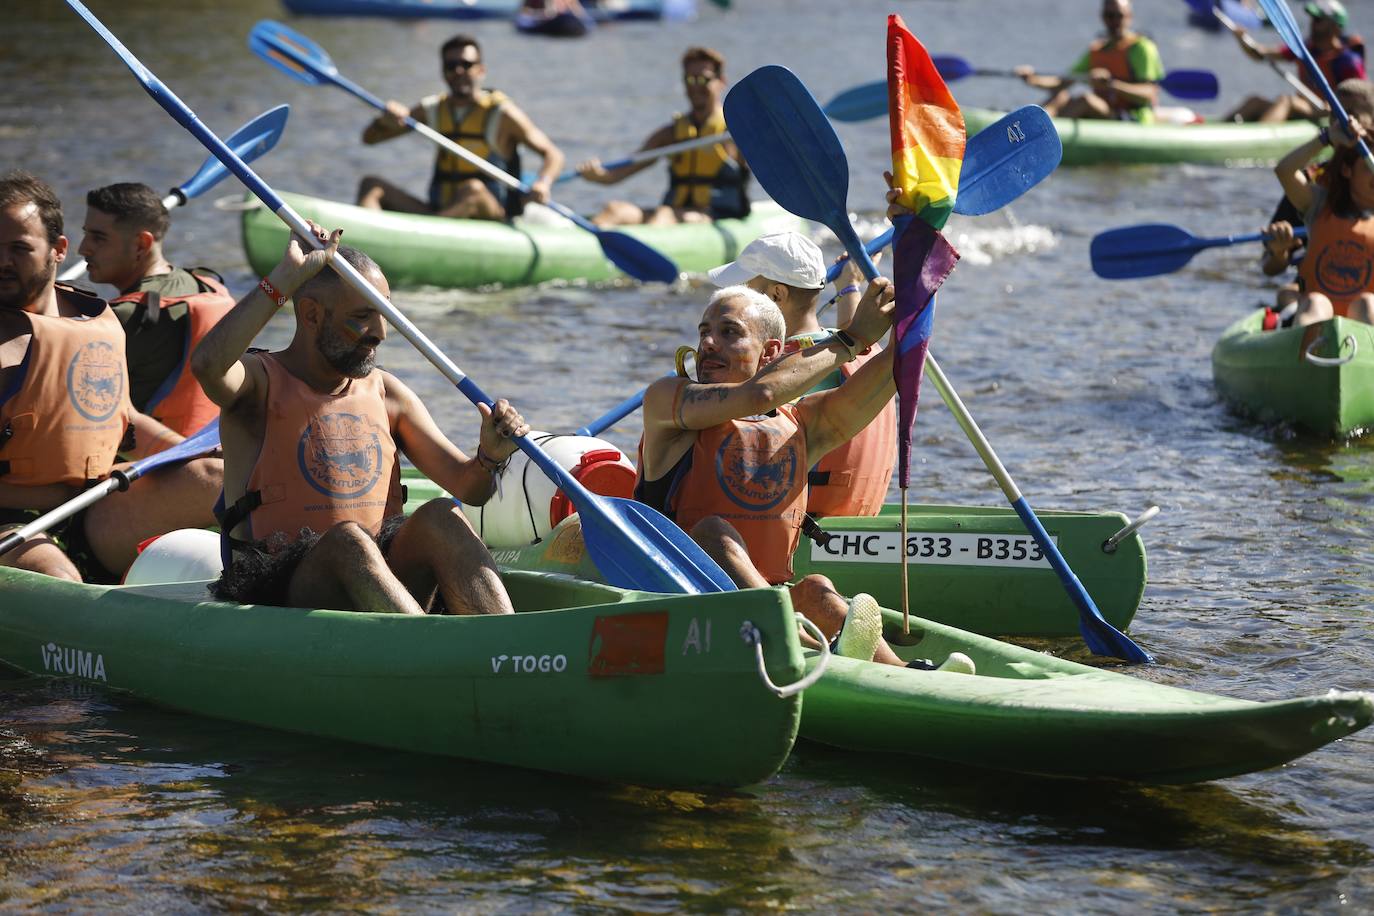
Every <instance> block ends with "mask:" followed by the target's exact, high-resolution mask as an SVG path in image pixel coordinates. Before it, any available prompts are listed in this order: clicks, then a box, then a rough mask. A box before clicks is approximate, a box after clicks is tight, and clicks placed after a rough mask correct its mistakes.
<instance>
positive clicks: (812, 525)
mask: <svg viewBox="0 0 1374 916" xmlns="http://www.w3.org/2000/svg"><path fill="white" fill-rule="evenodd" d="M801 530H802V534H804V535H806V536H807V537H809V538H810V539H811V540H813V541H815V542H816V543H817V544H820V545H821V546H822V547H825V546H827V545H828V544H829V543H830V539H831V538H833V537H834V536H835V535H833V534H831V533H830V532H829V531H826V530H825V529H824V528H822V527H821V526H820V523H819V522H817V521H816V517H815V516H814V515H812V514H811V513H810V512H808V513H806V514H805V515H803V516H802V523H801Z"/></svg>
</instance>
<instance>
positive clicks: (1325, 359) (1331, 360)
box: [1302, 334, 1360, 367]
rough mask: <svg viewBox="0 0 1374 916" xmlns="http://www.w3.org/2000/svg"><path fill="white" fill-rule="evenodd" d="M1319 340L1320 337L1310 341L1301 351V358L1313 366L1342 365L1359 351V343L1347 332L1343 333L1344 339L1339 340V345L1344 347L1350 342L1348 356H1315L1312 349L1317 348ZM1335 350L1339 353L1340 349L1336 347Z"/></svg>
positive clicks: (1320, 340) (1320, 339)
mask: <svg viewBox="0 0 1374 916" xmlns="http://www.w3.org/2000/svg"><path fill="white" fill-rule="evenodd" d="M1321 342H1322V338H1320V337H1318V338H1317V339H1316V340H1314V341H1312V342H1311V343H1310V344H1308V345H1307V349H1306V350H1304V351H1302V358H1303V359H1305V360H1307V361H1308V362H1309V363H1311V364H1312V365H1314V366H1333V367H1334V366H1344V365H1345V364H1346V363H1348V362H1350V361H1351V360H1353V359H1354V358H1355V354H1356V353H1359V352H1360V345H1359V343H1358V342H1357V341H1356V340H1355V338H1354V337H1352V336H1351V335H1349V334H1347V335H1345V339H1344V340H1342V341H1341V347H1344V346H1345V345H1346V344H1350V355H1349V356H1317V355H1316V354H1315V353H1313V352H1312V351H1313V350H1315V349H1317V347H1319V346H1320V345H1321ZM1336 352H1337V353H1339V352H1340V350H1339V349H1337V351H1336Z"/></svg>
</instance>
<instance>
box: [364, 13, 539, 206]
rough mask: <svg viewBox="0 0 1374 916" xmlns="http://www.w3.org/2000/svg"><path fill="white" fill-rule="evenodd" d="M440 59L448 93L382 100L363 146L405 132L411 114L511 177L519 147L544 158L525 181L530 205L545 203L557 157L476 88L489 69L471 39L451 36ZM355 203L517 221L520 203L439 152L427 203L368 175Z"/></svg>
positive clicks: (507, 106)
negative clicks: (411, 102) (409, 103)
mask: <svg viewBox="0 0 1374 916" xmlns="http://www.w3.org/2000/svg"><path fill="white" fill-rule="evenodd" d="M439 57H440V60H441V61H442V67H443V78H444V81H445V82H446V83H447V84H448V92H447V93H444V94H441V95H434V96H429V97H428V98H425V99H423V100H421V101H420V102H419V103H418V104H417V105H415V106H414V107H413V108H410V109H407V108H406V107H405V105H403V104H402V103H400V102H397V101H389V102H387V112H386V113H384V114H381V115H378V116H377V118H376V119H374V120H373V121H372V122H371V123H370V124H368V125H367V129H366V130H364V131H363V142H364V143H366V144H374V143H384V142H385V141H387V140H392V139H395V138H396V137H399V136H401V135H402V134H405V133H408V132H409V130H408V128H407V127H406V126H405V124H404V123H403V119H404V118H405V117H406V116H407V115H409V116H410V117H412V118H414V119H415V120H416V121H419V122H420V123H422V124H425V125H428V126H429V127H432V128H433V129H434V130H436V131H438V132H439V133H441V134H443V135H444V136H446V137H448V138H449V139H451V140H453V141H454V142H456V143H458V144H459V145H460V146H462V147H463V148H464V149H467V150H469V151H470V152H472V153H474V154H475V155H477V156H478V157H479V158H482V159H485V160H487V161H488V162H490V163H491V164H492V165H494V166H496V167H497V168H499V169H501V170H502V171H505V172H508V173H510V174H511V175H514V176H515V177H517V178H518V177H520V173H521V169H520V147H522V146H527V147H529V148H530V149H532V150H534V152H536V153H538V154H539V155H540V156H541V157H542V158H543V164H542V166H541V167H540V170H539V177H538V178H536V179H535V180H534V181H533V182H531V183H530V191H529V199H530V200H533V201H535V202H536V203H541V204H542V203H547V202H548V199H549V188H550V187H551V186H552V184H553V181H554V179H555V178H556V177H557V176H558V173H559V172H560V171H562V169H563V153H562V152H561V151H560V150H559V149H558V147H557V146H555V145H554V143H553V141H552V140H550V139H549V138H548V136H547V135H545V133H544V132H543V131H542V130H540V129H539V128H538V127H536V126H535V124H534V122H533V121H531V120H530V118H529V116H528V115H527V114H525V113H524V112H523V111H521V110H520V109H519V108H518V107H516V105H515V103H514V102H512V101H511V100H510V99H509V98H507V97H506V95H505V94H504V93H502V92H499V91H497V90H495V89H484V88H482V84H483V81H484V80H485V79H486V75H487V68H486V64H484V63H483V62H482V48H481V46H480V45H479V44H478V43H477V39H475V38H473V37H472V36H470V35H455V36H453V37H452V38H450V39H449V40H448V41H446V42H444V44H443V47H441V48H440V49H439ZM358 205H359V206H361V207H368V208H371V209H374V210H398V211H400V212H402V213H428V214H432V215H437V216H448V217H453V218H455V219H485V220H505V219H510V218H512V217H515V216H518V215H520V213H521V211H522V210H523V209H524V205H525V199H524V197H522V196H521V195H520V194H519V193H517V192H515V191H513V190H512V189H511V188H509V187H507V186H506V185H504V184H502V183H501V182H499V181H496V180H495V179H493V178H490V177H488V176H486V175H484V174H483V173H482V172H481V171H479V170H478V169H477V168H476V167H475V166H473V165H472V164H471V163H468V162H466V161H464V160H463V159H462V158H460V157H458V156H455V155H453V154H452V153H449V152H446V151H444V150H440V151H439V153H438V156H437V157H436V158H435V161H434V173H433V176H432V177H431V178H430V183H429V194H428V196H427V198H426V199H424V200H421V199H420V198H418V197H416V196H414V195H413V194H410V193H409V192H407V191H405V190H403V189H402V188H400V187H399V186H397V185H395V184H393V183H391V182H390V181H387V180H386V179H385V178H380V177H378V176H376V175H368V176H366V177H365V178H363V180H362V183H361V184H360V185H359V186H358Z"/></svg>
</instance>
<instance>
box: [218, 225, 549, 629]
mask: <svg viewBox="0 0 1374 916" xmlns="http://www.w3.org/2000/svg"><path fill="white" fill-rule="evenodd" d="M311 228H312V230H314V231H315V232H316V233H317V235H318V236H319V238H320V239H321V241H324V240H326V235H325V233H324V232H323V231H322V230H321V229H320V228H319V227H318V226H315V225H314V224H311ZM340 235H341V232H339V231H335V232H334V234H333V235H332V236H329V237H327V240H328V245H327V247H326V248H324V249H320V250H313V251H307V250H306V246H304V245H302V243H301V240H300V239H297V238H295V237H293V238H292V239H291V240H290V241H289V242H288V244H287V248H286V252H285V254H284V255H283V256H282V260H281V263H280V264H278V265H277V267H276V268H275V269H273V271H272V272H271V273H270V274H269V275H268V276H267V277H266V278H265V279H264V280H263V281H262V282H261V283H260V284H259V286H258V288H257V289H255V290H254V291H253V292H251V293H249V294H248V295H247V296H246V297H244V298H243V299H242V300H240V302H239V303H238V305H236V306H235V307H234V309H233V311H231V312H230V313H229V314H228V315H226V316H225V317H224V319H223V320H222V321H220V323H219V324H217V325H215V327H214V329H213V330H212V331H211V332H210V333H209V334H208V335H206V337H205V340H204V341H203V342H202V343H201V345H200V347H198V348H197V349H196V351H195V353H194V354H193V355H192V357H191V365H192V369H193V370H194V372H195V374H196V378H198V379H200V383H201V385H202V387H204V389H205V392H206V394H208V395H209V396H210V399H211V400H213V401H214V402H215V403H216V404H218V405H219V406H220V410H221V417H220V428H221V431H222V441H223V443H224V466H225V475H224V505H225V506H226V507H227V508H226V509H225V511H224V512H223V513H222V515H221V528H222V531H223V532H224V535H225V539H226V546H227V547H228V548H229V554H230V558H229V561H228V562H227V563H226V568H225V571H224V574H223V576H222V577H221V579H220V580H219V582H217V583H216V585H215V589H214V591H215V595H216V597H218V598H220V599H221V600H225V601H237V602H240V603H244V604H272V605H280V606H287V607H324V608H336V609H339V610H359V611H380V612H389V613H398V614H424V613H426V612H427V611H435V612H439V611H443V612H447V613H452V614H509V613H512V612H513V608H512V607H511V602H510V597H509V596H508V595H507V594H506V589H505V586H504V585H503V584H502V582H501V577H500V575H499V574H498V573H497V570H496V564H495V562H494V561H493V560H492V557H491V554H490V553H489V552H488V551H487V548H486V546H485V545H484V544H483V543H482V541H481V539H480V538H479V537H478V536H477V534H476V533H475V532H474V531H473V530H472V526H471V525H469V524H468V522H467V519H466V518H464V516H463V513H462V512H461V511H460V510H459V509H458V507H457V506H456V505H455V504H454V502H453V500H451V499H434V500H431V501H429V502H427V503H425V504H424V505H423V506H421V507H420V508H419V509H418V510H417V511H416V512H415V513H414V514H412V515H411V516H410V517H409V518H403V517H402V516H401V514H400V513H401V505H402V502H403V499H402V495H401V486H400V470H401V469H400V456H401V454H404V455H405V456H406V457H407V458H409V459H410V460H411V461H412V462H413V463H414V464H415V466H416V467H418V468H419V469H420V470H421V471H422V472H423V473H424V474H426V475H427V476H428V477H429V478H430V479H432V480H433V481H435V482H436V483H438V484H439V485H440V486H442V487H444V489H446V490H447V491H448V492H449V493H452V494H453V495H454V496H456V497H458V499H460V500H462V501H463V502H465V503H468V504H470V505H481V504H482V503H484V502H486V501H487V499H488V498H490V496H491V494H492V491H493V489H494V487H495V480H496V474H497V472H498V471H499V469H500V467H501V465H502V464H503V462H505V460H506V459H507V458H508V457H509V456H510V454H511V453H512V452H513V451H515V448H516V446H515V443H514V442H513V441H512V440H511V437H512V436H521V435H524V434H525V433H526V432H528V430H529V427H527V426H526V425H525V421H524V420H523V419H522V418H521V417H520V414H518V413H517V412H516V411H515V410H514V409H513V408H512V407H511V406H510V405H509V404H507V403H506V402H505V401H497V402H496V406H495V409H494V410H493V409H489V408H487V407H479V408H478V411H479V413H480V414H481V420H482V428H481V434H480V441H479V444H478V447H477V453H476V456H475V457H472V458H469V457H468V456H467V455H465V454H463V452H462V451H461V450H459V449H458V447H457V446H455V445H454V444H453V443H452V442H450V441H449V440H448V439H447V438H445V436H444V434H443V433H441V432H440V431H439V428H438V426H436V425H435V423H434V420H433V419H432V418H431V417H430V415H429V411H428V410H426V409H425V406H424V404H423V403H422V402H421V400H420V398H419V397H418V396H417V395H416V394H415V393H414V392H413V391H411V390H410V388H408V387H407V386H406V385H404V384H402V383H401V381H400V380H398V379H397V378H396V377H395V376H393V375H391V374H390V373H389V372H386V371H384V370H382V369H379V368H377V366H376V355H377V347H378V346H379V345H380V344H381V342H382V341H383V340H384V339H385V338H386V326H385V324H384V323H383V321H382V316H381V313H380V312H378V311H377V310H376V309H375V308H374V307H373V306H372V305H371V303H370V302H369V301H368V299H367V298H366V297H364V296H363V295H362V294H361V293H359V292H357V291H356V290H354V289H353V288H352V287H351V286H349V285H347V284H346V283H345V282H344V281H343V280H342V279H341V278H340V277H339V275H338V274H337V273H336V272H335V271H333V270H332V269H327V268H326V265H327V264H328V262H329V260H330V259H331V258H334V257H341V258H344V259H345V260H347V261H348V263H350V264H352V265H353V266H354V267H355V268H357V269H358V271H359V272H360V273H361V274H362V275H363V276H364V277H366V278H367V279H368V280H369V281H370V282H371V283H372V285H373V286H375V287H376V288H377V289H378V291H380V292H381V294H382V295H384V296H389V295H390V288H389V287H388V285H387V282H386V278H385V277H384V276H383V275H382V272H381V270H380V269H379V268H378V267H377V265H376V263H374V262H373V261H372V259H371V258H369V257H368V256H367V255H365V254H363V253H362V252H361V251H358V250H357V249H354V248H340V247H339V236H340ZM288 299H294V301H295V309H296V332H295V335H294V336H293V337H292V339H291V343H290V344H289V345H288V346H287V348H286V349H285V350H281V351H279V352H276V353H267V352H265V351H248V347H249V345H250V344H251V343H252V342H253V338H254V337H255V336H257V334H258V332H259V331H261V330H262V328H263V326H264V325H266V324H267V322H268V320H270V319H271V317H272V316H273V315H275V314H276V312H277V309H278V308H279V307H280V306H282V305H284V304H285V303H286V301H287V300H288Z"/></svg>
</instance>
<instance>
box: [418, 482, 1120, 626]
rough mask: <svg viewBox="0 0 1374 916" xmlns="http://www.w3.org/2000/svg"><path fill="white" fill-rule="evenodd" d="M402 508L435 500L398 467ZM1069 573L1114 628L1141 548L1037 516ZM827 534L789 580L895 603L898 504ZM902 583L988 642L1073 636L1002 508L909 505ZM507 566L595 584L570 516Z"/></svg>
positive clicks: (920, 604) (1077, 523)
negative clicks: (813, 577) (826, 581)
mask: <svg viewBox="0 0 1374 916" xmlns="http://www.w3.org/2000/svg"><path fill="white" fill-rule="evenodd" d="M405 478H406V479H405V484H406V489H407V492H408V496H409V501H408V502H407V503H406V508H407V509H408V510H414V509H415V508H417V507H418V506H419V505H420V504H421V503H423V502H425V501H426V500H429V499H434V498H435V497H439V496H444V495H446V494H444V493H443V491H442V490H441V489H440V488H439V487H438V486H437V485H435V484H434V483H433V482H432V481H429V480H426V479H425V478H424V477H422V476H420V475H419V474H418V473H416V472H415V471H414V470H407V472H406V475H405ZM1038 514H1039V515H1040V518H1041V521H1043V522H1044V524H1045V527H1046V529H1048V531H1049V533H1050V536H1051V537H1053V538H1055V541H1056V543H1058V545H1059V549H1060V550H1061V551H1062V552H1063V554H1064V557H1065V559H1067V560H1068V562H1069V566H1070V567H1071V568H1072V569H1073V570H1074V572H1075V573H1076V574H1077V575H1078V577H1079V579H1080V580H1082V582H1083V585H1084V586H1085V587H1086V588H1087V589H1088V593H1089V594H1091V595H1092V596H1093V600H1094V601H1096V602H1097V605H1098V608H1099V609H1100V610H1101V611H1102V616H1103V617H1105V618H1106V619H1107V621H1108V622H1109V623H1111V624H1112V625H1113V626H1115V627H1116V628H1117V629H1120V630H1124V629H1126V627H1128V626H1129V625H1130V623H1131V619H1132V618H1133V617H1134V616H1135V612H1136V609H1137V608H1138V607H1139V605H1140V598H1141V595H1142V594H1143V593H1144V591H1145V546H1144V544H1143V543H1142V541H1141V539H1140V535H1139V534H1132V535H1130V536H1129V537H1126V538H1124V539H1122V540H1121V542H1120V543H1119V544H1118V545H1117V546H1116V547H1115V549H1114V550H1112V551H1110V552H1108V551H1106V550H1104V549H1103V543H1104V542H1105V541H1106V540H1107V539H1108V538H1110V537H1111V536H1112V535H1113V534H1115V533H1116V532H1118V531H1120V530H1121V528H1122V526H1124V525H1125V524H1126V517H1125V516H1124V515H1121V514H1120V513H1117V512H1101V513H1089V512H1044V511H1042V512H1039V513H1038ZM821 527H822V528H823V529H824V530H825V531H827V532H830V533H831V534H832V535H833V537H831V539H830V540H829V542H828V543H827V544H826V545H825V546H822V545H820V544H817V543H815V542H813V541H811V540H809V539H806V538H803V539H802V544H801V547H800V548H799V550H798V551H797V554H796V556H795V557H794V558H793V570H794V572H795V573H796V575H797V577H798V578H800V577H801V576H804V575H808V574H810V573H820V574H822V575H826V576H829V577H830V579H831V580H832V581H833V582H834V583H835V587H836V588H838V589H839V590H840V592H841V593H842V594H846V595H854V594H856V593H858V592H868V593H869V594H871V595H872V596H873V597H874V598H876V599H877V601H878V603H879V604H881V605H883V606H885V607H900V606H901V600H902V598H901V588H902V579H901V570H900V555H899V554H898V552H897V545H898V544H899V543H900V541H901V507H900V506H885V507H884V508H883V512H882V514H881V515H879V516H877V517H875V518H828V519H822V521H821ZM907 550H908V552H909V553H910V559H909V562H908V567H907V578H908V580H909V583H910V585H909V588H910V593H911V600H912V608H911V609H912V612H913V613H918V614H921V615H923V616H925V617H929V618H931V619H934V620H938V621H940V622H942V623H948V624H951V625H953V626H957V627H962V628H963V629H966V630H972V631H974V632H975V633H987V634H992V635H998V636H1043V637H1053V636H1078V635H1079V631H1078V611H1077V609H1076V608H1075V607H1074V605H1073V603H1072V601H1071V600H1070V599H1069V597H1068V596H1067V595H1066V594H1065V592H1064V586H1063V585H1062V584H1061V583H1060V581H1059V577H1058V576H1056V575H1055V574H1054V571H1053V570H1052V569H1050V566H1049V563H1048V562H1046V561H1045V559H1044V558H1043V557H1041V556H1040V551H1039V548H1038V547H1037V546H1036V545H1035V542H1034V540H1032V538H1031V536H1030V535H1029V534H1028V533H1027V532H1026V529H1025V526H1024V525H1023V524H1022V523H1021V520H1020V519H1018V518H1017V517H1016V514H1015V513H1014V512H1013V511H1012V510H1011V509H1010V508H1005V507H1003V508H985V507H979V506H935V505H916V506H912V507H911V510H910V513H909V521H908V525H907ZM492 554H493V556H495V557H496V561H497V562H498V563H500V564H502V565H503V566H507V567H510V568H513V569H533V570H543V571H547V572H559V573H563V574H565V575H570V576H575V577H577V578H580V579H586V580H590V581H599V580H600V574H599V573H598V572H597V571H596V566H595V565H593V563H592V561H591V559H590V558H589V557H588V556H587V551H586V548H585V546H584V545H583V543H582V535H581V531H580V529H579V528H578V527H577V521H576V519H575V518H572V519H567V520H565V521H563V522H562V523H561V524H560V525H559V526H558V527H557V528H555V529H554V530H553V531H552V532H551V533H550V535H549V536H548V537H546V538H544V539H543V540H542V541H540V542H538V543H535V544H530V545H528V546H525V547H517V548H498V549H494V550H493V551H492Z"/></svg>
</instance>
